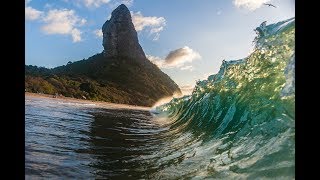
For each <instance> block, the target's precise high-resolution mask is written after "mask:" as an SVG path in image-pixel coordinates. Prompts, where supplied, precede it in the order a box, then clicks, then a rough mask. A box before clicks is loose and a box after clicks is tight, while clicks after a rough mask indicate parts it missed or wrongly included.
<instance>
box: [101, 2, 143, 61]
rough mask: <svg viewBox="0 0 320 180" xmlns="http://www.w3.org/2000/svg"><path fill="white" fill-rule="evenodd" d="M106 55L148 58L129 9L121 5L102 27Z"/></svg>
mask: <svg viewBox="0 0 320 180" xmlns="http://www.w3.org/2000/svg"><path fill="white" fill-rule="evenodd" d="M102 32H103V42H102V45H103V47H104V55H105V56H106V57H112V58H119V57H126V58H134V59H141V58H144V59H145V58H146V56H145V54H144V52H143V50H142V48H141V46H140V44H139V40H138V36H137V32H136V30H135V28H134V25H133V23H132V19H131V14H130V11H129V9H128V8H127V7H126V6H125V5H124V4H121V5H120V6H118V7H117V8H116V9H115V10H114V11H113V12H112V14H111V18H110V20H107V21H106V22H105V23H104V24H103V26H102Z"/></svg>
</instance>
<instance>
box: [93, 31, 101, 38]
mask: <svg viewBox="0 0 320 180" xmlns="http://www.w3.org/2000/svg"><path fill="white" fill-rule="evenodd" d="M93 33H94V34H95V35H96V36H97V37H98V38H102V37H103V33H102V30H101V29H96V30H94V31H93Z"/></svg>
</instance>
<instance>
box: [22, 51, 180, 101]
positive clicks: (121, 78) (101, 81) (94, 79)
mask: <svg viewBox="0 0 320 180" xmlns="http://www.w3.org/2000/svg"><path fill="white" fill-rule="evenodd" d="M25 88H26V91H27V92H34V93H44V94H52V95H54V94H59V95H60V94H61V95H63V96H67V97H74V98H81V99H90V100H100V101H107V102H113V103H124V104H133V105H143V106H152V105H153V104H154V103H155V102H156V101H157V100H158V99H160V98H162V97H165V96H170V95H172V94H173V93H174V92H180V89H179V87H178V86H177V85H176V84H175V83H174V82H173V81H172V80H171V79H170V77H169V76H168V75H166V74H165V73H163V72H162V71H161V70H160V69H159V68H158V67H157V66H156V65H154V64H152V63H151V62H150V61H148V60H146V59H139V60H137V59H128V58H123V59H121V58H118V59H108V58H105V57H104V56H103V54H102V53H100V54H96V55H94V56H92V57H90V58H88V59H84V60H81V61H76V62H73V63H72V62H68V64H67V65H63V66H59V67H56V68H53V69H47V68H44V67H37V66H31V65H26V66H25Z"/></svg>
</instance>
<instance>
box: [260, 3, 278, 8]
mask: <svg viewBox="0 0 320 180" xmlns="http://www.w3.org/2000/svg"><path fill="white" fill-rule="evenodd" d="M263 4H264V5H266V6H269V7H274V8H277V7H276V6H275V5H273V4H269V3H263Z"/></svg>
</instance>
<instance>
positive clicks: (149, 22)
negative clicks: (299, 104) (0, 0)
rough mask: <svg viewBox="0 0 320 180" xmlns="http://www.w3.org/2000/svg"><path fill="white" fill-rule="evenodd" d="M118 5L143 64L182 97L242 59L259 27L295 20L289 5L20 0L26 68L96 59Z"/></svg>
mask: <svg viewBox="0 0 320 180" xmlns="http://www.w3.org/2000/svg"><path fill="white" fill-rule="evenodd" d="M121 3H124V4H126V5H127V7H128V8H129V10H130V11H131V13H132V17H133V21H134V25H135V28H136V30H137V31H138V37H139V42H140V44H141V46H142V48H143V49H144V52H145V53H146V54H147V56H148V57H149V59H150V60H151V61H153V62H154V63H155V64H157V65H158V66H159V67H160V68H161V69H162V70H163V71H164V72H165V73H167V74H168V75H169V76H170V77H171V78H172V79H173V80H174V81H175V82H176V83H177V84H178V85H179V86H180V87H182V89H185V90H187V89H190V87H192V86H194V84H195V82H196V80H198V79H205V78H206V77H207V76H208V75H210V74H213V73H217V71H218V70H219V67H220V65H221V62H222V60H223V59H225V60H235V59H240V58H244V57H246V56H247V55H248V54H249V53H250V51H251V50H252V47H253V44H252V41H253V39H254V37H255V32H254V31H253V29H255V28H256V27H257V26H259V25H260V24H261V23H262V22H263V21H267V24H270V23H274V22H278V21H282V20H285V19H289V18H291V17H294V16H295V7H294V0H188V1H186V0H55V1H49V0H26V3H25V4H26V5H25V6H26V10H25V13H26V20H25V34H26V56H25V57H26V59H25V63H26V64H27V65H37V66H44V67H49V68H52V67H56V66H60V65H64V64H66V63H67V62H68V61H77V60H82V59H84V58H88V57H90V56H92V55H94V54H96V53H100V52H102V50H103V47H102V38H101V26H102V24H103V23H104V22H105V21H106V20H107V19H108V18H110V14H111V12H112V10H113V9H114V8H116V7H117V6H118V5H119V4H121ZM263 3H272V4H273V5H275V6H276V7H277V8H273V7H268V6H266V5H263Z"/></svg>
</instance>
